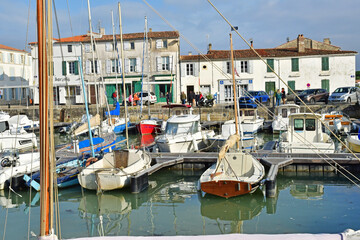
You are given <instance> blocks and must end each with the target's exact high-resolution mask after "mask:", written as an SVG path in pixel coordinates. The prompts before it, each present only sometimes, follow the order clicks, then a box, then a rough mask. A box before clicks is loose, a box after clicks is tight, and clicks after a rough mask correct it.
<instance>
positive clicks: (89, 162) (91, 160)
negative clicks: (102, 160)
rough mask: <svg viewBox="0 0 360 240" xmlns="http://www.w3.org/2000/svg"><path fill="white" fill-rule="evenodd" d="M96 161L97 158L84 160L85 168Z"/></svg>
mask: <svg viewBox="0 0 360 240" xmlns="http://www.w3.org/2000/svg"><path fill="white" fill-rule="evenodd" d="M97 160H98V159H97V158H94V157H89V158H88V159H87V160H86V163H85V167H87V166H89V165H91V164H93V163H94V162H96V161H97Z"/></svg>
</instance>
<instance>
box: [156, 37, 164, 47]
mask: <svg viewBox="0 0 360 240" xmlns="http://www.w3.org/2000/svg"><path fill="white" fill-rule="evenodd" d="M162 47H163V41H162V40H161V39H158V40H156V48H162Z"/></svg>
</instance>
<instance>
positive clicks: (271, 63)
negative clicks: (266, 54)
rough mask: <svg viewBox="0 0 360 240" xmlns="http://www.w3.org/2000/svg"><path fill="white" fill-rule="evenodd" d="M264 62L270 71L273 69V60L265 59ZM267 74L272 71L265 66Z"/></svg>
mask: <svg viewBox="0 0 360 240" xmlns="http://www.w3.org/2000/svg"><path fill="white" fill-rule="evenodd" d="M266 62H267V64H268V65H269V66H270V67H271V68H272V69H274V59H267V60H266ZM267 72H272V70H271V69H270V68H269V67H268V66H267Z"/></svg>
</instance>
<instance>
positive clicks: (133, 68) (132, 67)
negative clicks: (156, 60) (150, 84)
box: [129, 58, 136, 72]
mask: <svg viewBox="0 0 360 240" xmlns="http://www.w3.org/2000/svg"><path fill="white" fill-rule="evenodd" d="M129 60H130V66H129V67H130V68H129V71H130V72H135V71H136V58H130V59H129Z"/></svg>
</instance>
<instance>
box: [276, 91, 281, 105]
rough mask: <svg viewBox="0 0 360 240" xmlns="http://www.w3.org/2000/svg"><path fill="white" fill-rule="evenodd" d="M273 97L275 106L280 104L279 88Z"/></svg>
mask: <svg viewBox="0 0 360 240" xmlns="http://www.w3.org/2000/svg"><path fill="white" fill-rule="evenodd" d="M275 99H276V104H275V106H280V100H281V93H280V90H279V89H278V90H277V91H276V93H275Z"/></svg>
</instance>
